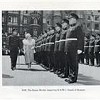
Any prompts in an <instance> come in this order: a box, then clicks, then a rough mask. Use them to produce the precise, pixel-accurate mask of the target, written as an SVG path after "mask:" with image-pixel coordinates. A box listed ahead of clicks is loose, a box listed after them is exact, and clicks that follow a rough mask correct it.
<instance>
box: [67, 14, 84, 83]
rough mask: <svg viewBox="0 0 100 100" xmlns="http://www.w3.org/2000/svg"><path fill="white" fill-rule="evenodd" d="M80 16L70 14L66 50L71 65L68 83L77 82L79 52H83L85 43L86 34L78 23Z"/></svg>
mask: <svg viewBox="0 0 100 100" xmlns="http://www.w3.org/2000/svg"><path fill="white" fill-rule="evenodd" d="M78 19H79V17H78V16H77V15H76V14H75V13H71V14H70V16H69V24H70V28H69V29H68V32H67V34H66V43H65V52H66V56H67V58H68V59H67V68H68V67H69V76H68V79H66V80H65V81H67V82H68V83H74V82H77V76H78V59H77V54H80V53H82V49H83V45H84V34H83V32H82V28H81V26H79V25H78Z"/></svg>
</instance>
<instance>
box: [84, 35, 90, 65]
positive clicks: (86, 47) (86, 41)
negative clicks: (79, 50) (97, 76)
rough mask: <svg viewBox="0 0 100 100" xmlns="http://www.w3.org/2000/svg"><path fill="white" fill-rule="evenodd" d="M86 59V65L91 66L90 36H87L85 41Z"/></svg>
mask: <svg viewBox="0 0 100 100" xmlns="http://www.w3.org/2000/svg"><path fill="white" fill-rule="evenodd" d="M84 41H85V42H84V58H85V60H86V61H85V62H86V63H85V64H86V65H89V36H85V39H84Z"/></svg>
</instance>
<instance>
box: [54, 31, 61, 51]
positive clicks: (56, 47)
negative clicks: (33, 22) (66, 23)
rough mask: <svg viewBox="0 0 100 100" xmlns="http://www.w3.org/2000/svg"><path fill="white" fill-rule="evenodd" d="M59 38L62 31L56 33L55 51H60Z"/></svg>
mask: <svg viewBox="0 0 100 100" xmlns="http://www.w3.org/2000/svg"><path fill="white" fill-rule="evenodd" d="M59 40H60V32H58V33H56V35H55V47H54V52H57V51H59Z"/></svg>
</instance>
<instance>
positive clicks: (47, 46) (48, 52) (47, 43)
mask: <svg viewBox="0 0 100 100" xmlns="http://www.w3.org/2000/svg"><path fill="white" fill-rule="evenodd" d="M49 41H50V28H49V29H48V32H47V41H46V51H47V69H48V70H50V50H49Z"/></svg>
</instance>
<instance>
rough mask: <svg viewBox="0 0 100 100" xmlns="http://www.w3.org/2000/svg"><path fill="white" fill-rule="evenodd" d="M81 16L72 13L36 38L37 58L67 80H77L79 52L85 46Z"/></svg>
mask: <svg viewBox="0 0 100 100" xmlns="http://www.w3.org/2000/svg"><path fill="white" fill-rule="evenodd" d="M78 19H79V17H78V16H77V15H76V14H74V13H71V14H70V16H69V18H68V19H63V20H62V23H61V24H60V23H56V25H55V27H50V28H49V29H48V30H47V31H45V33H44V34H43V35H40V36H39V37H38V39H37V40H36V47H35V49H36V53H35V60H36V62H38V63H39V64H40V63H41V64H42V65H43V66H46V69H47V70H50V71H51V72H54V73H55V74H57V75H58V76H59V77H61V78H66V80H65V81H66V82H68V83H74V82H77V76H78V56H77V53H78V54H81V53H82V50H83V47H84V34H83V32H82V28H81V26H80V25H79V24H78Z"/></svg>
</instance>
